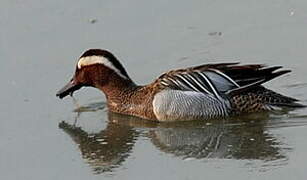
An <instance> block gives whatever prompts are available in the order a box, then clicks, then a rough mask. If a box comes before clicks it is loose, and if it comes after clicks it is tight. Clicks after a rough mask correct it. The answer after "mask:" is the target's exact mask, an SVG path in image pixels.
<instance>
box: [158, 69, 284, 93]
mask: <svg viewBox="0 0 307 180" xmlns="http://www.w3.org/2000/svg"><path fill="white" fill-rule="evenodd" d="M280 68H282V67H281V66H274V67H266V66H264V65H262V64H249V65H240V64H239V63H218V64H206V65H201V66H196V67H191V68H187V69H178V70H173V71H169V72H167V73H165V74H162V75H161V76H160V77H159V78H158V82H157V83H159V84H161V85H162V86H164V87H167V88H170V89H174V90H182V91H197V92H202V93H206V94H211V95H214V96H215V97H217V98H221V97H223V96H224V95H235V94H239V93H241V92H243V91H246V90H249V89H251V88H254V87H256V86H260V85H261V84H263V83H265V82H267V81H270V80H271V79H273V78H275V77H278V76H280V75H283V74H286V73H288V72H290V71H289V70H279V71H276V70H278V69H280Z"/></svg>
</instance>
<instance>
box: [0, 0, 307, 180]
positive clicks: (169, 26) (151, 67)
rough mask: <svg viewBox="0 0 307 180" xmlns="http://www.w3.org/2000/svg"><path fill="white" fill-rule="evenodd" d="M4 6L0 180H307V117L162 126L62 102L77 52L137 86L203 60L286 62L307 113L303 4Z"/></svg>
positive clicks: (286, 87) (306, 7)
mask: <svg viewBox="0 0 307 180" xmlns="http://www.w3.org/2000/svg"><path fill="white" fill-rule="evenodd" d="M0 4H1V6H0V26H1V28H0V59H1V60H0V62H1V66H0V80H1V87H2V88H1V93H0V100H1V102H2V103H1V104H0V109H1V113H0V119H1V121H0V142H1V143H0V159H1V162H0V172H1V175H0V177H1V179H9V180H15V179H16V180H17V179H33V180H35V179H52V180H53V179H75V180H77V179H148V180H149V179H184V180H185V179H193V180H195V179H204V178H208V179H209V178H210V179H242V180H243V179H279V180H280V179H289V178H291V179H306V176H307V175H306V170H305V169H306V162H307V156H306V151H307V141H306V138H305V137H306V135H307V126H306V122H307V110H306V109H297V110H294V111H290V112H282V113H277V114H276V113H273V114H272V113H270V114H253V115H250V116H242V117H233V118H229V119H226V120H212V121H206V122H190V123H173V124H161V123H160V124H159V123H153V122H144V121H143V120H141V119H139V118H134V117H130V116H123V115H118V114H114V113H110V112H108V110H107V109H106V108H105V97H104V96H103V94H101V93H100V92H99V91H97V90H95V89H91V88H88V89H82V91H80V92H78V93H76V94H75V98H76V100H77V103H78V104H79V106H81V107H77V105H76V104H75V102H74V101H73V100H72V99H71V98H66V99H64V100H59V99H57V98H56V97H55V93H56V91H57V90H58V89H59V88H60V87H62V86H63V85H64V84H65V83H66V81H68V80H69V79H70V78H71V76H72V74H73V70H74V66H75V63H76V61H77V58H78V57H79V56H80V54H81V53H82V52H83V51H85V50H86V49H88V48H106V49H109V50H111V51H112V52H113V53H114V54H115V55H116V56H117V57H118V58H119V59H120V60H121V62H122V63H123V65H124V66H125V67H126V68H127V71H128V73H129V75H130V76H131V77H132V78H133V79H134V80H135V81H136V82H137V83H139V84H145V83H148V82H151V81H152V80H153V79H154V78H155V77H157V76H159V75H160V74H161V73H163V72H165V71H167V70H169V69H173V68H179V67H188V66H192V65H199V64H202V63H209V62H229V61H235V62H238V61H239V62H242V63H265V64H267V65H282V66H284V67H285V68H286V69H291V70H292V71H293V72H292V73H291V74H289V75H285V76H283V77H280V78H278V79H276V80H273V81H272V82H269V83H267V84H266V86H267V87H270V88H271V89H273V90H276V91H278V92H281V93H283V94H286V95H289V96H293V97H296V98H298V99H301V100H302V101H303V103H305V104H307V95H306V92H307V85H306V84H307V82H306V66H307V61H306V59H307V55H306V49H307V43H306V42H307V36H306V32H307V13H306V12H307V2H305V1H299V0H293V1H270V2H268V1H246V0H237V1H231V2H230V1H222V0H219V1H212V0H192V1H183V0H179V1H162V0H157V1H139V0H131V1H129V2H128V1H123V0H120V1H111V0H94V1H91V2H90V3H89V2H88V1H72V0H68V1H60V0H54V1H47V0H43V1H38V0H29V1H27V2H24V1H20V0H3V1H1V3H0Z"/></svg>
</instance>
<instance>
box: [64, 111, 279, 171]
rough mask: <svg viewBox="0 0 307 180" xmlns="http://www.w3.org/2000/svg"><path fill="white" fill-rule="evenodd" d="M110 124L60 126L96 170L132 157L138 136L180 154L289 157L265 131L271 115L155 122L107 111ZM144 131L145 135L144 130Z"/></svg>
mask: <svg viewBox="0 0 307 180" xmlns="http://www.w3.org/2000/svg"><path fill="white" fill-rule="evenodd" d="M108 118H109V121H108V125H107V127H106V128H105V129H104V130H102V131H101V132H99V133H96V134H89V133H87V132H85V131H84V130H83V129H82V128H81V127H76V126H74V125H70V124H68V123H66V122H61V123H60V124H59V127H60V128H61V129H63V130H64V131H65V132H66V133H67V134H69V135H70V136H71V137H72V139H73V141H74V142H75V143H76V144H78V145H79V149H80V151H81V153H82V156H83V158H84V159H85V160H86V161H87V162H88V163H89V164H90V166H92V167H93V169H94V172H95V173H102V172H105V171H112V169H113V168H114V167H118V166H120V165H121V164H122V163H123V162H124V161H125V160H126V159H127V157H128V156H129V154H130V153H131V151H132V147H133V146H134V144H135V142H136V140H137V138H138V137H139V136H147V137H149V138H150V139H151V142H152V143H153V144H154V145H155V146H156V147H157V148H158V149H159V150H161V151H163V152H166V153H171V154H173V155H175V156H177V157H180V158H196V159H202V158H227V159H256V160H263V161H271V160H277V159H282V158H285V156H284V155H283V153H282V150H281V149H280V146H279V145H281V143H280V142H279V141H278V140H277V139H276V138H275V137H274V136H272V135H271V134H270V133H269V132H267V131H266V130H265V126H266V122H267V120H268V118H267V117H266V116H265V115H264V116H263V117H261V118H259V117H257V118H256V119H257V120H255V121H253V120H251V119H250V118H251V117H244V118H241V119H235V118H233V119H228V120H215V121H210V122H208V121H207V122H186V123H170V124H165V123H154V122H148V121H144V120H141V119H139V118H135V117H131V116H125V115H120V114H115V113H108ZM140 132H141V133H140Z"/></svg>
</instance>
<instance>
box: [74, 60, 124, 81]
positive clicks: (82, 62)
mask: <svg viewBox="0 0 307 180" xmlns="http://www.w3.org/2000/svg"><path fill="white" fill-rule="evenodd" d="M93 64H102V65H104V66H106V67H108V68H110V69H112V70H113V71H114V72H116V74H118V75H119V76H120V77H122V78H124V79H128V77H127V76H125V75H123V74H122V73H121V72H120V70H119V69H117V68H116V67H115V66H114V65H113V63H112V62H111V61H110V60H108V59H107V58H105V57H103V56H87V57H82V58H80V59H79V61H78V65H77V66H78V69H81V68H82V67H85V66H89V65H93Z"/></svg>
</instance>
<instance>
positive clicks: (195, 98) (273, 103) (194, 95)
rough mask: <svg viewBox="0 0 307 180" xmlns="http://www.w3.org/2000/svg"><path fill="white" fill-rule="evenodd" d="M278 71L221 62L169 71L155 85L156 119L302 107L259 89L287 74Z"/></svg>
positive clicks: (200, 117)
mask: <svg viewBox="0 0 307 180" xmlns="http://www.w3.org/2000/svg"><path fill="white" fill-rule="evenodd" d="M280 68H281V67H280V66H276V67H265V66H263V65H259V64H252V65H238V63H223V64H207V65H202V66H197V67H192V68H188V69H179V70H175V71H170V72H168V73H165V74H163V75H162V76H160V77H159V79H158V80H157V81H156V82H155V84H158V85H160V89H163V90H162V91H160V92H159V93H157V94H156V95H155V97H154V99H153V111H154V113H155V115H156V117H157V119H158V120H161V121H163V120H168V121H171V120H191V119H208V118H214V117H223V116H228V115H231V114H240V113H245V112H258V111H265V110H272V109H275V108H276V107H285V106H287V107H300V106H302V105H301V104H298V103H296V101H297V100H296V99H293V98H290V97H286V96H283V95H281V94H278V93H275V92H273V91H271V90H269V89H266V88H264V87H263V86H262V84H263V83H265V82H267V81H269V80H271V79H273V78H275V77H278V76H280V75H283V74H285V73H288V72H290V71H289V70H279V71H277V70H278V69H280Z"/></svg>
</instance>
